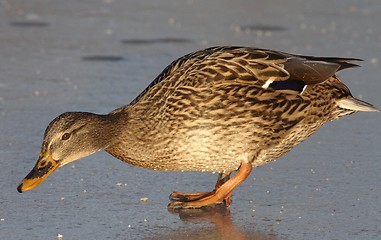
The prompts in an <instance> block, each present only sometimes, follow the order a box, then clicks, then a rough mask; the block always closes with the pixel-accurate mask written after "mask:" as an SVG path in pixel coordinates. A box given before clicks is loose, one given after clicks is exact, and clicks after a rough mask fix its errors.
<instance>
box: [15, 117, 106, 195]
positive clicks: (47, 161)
mask: <svg viewBox="0 0 381 240" xmlns="http://www.w3.org/2000/svg"><path fill="white" fill-rule="evenodd" d="M106 116H107V115H97V114H93V113H84V112H68V113H63V114H61V115H60V116H58V117H57V118H55V119H54V120H53V121H52V122H51V123H50V124H49V125H48V127H47V128H46V130H45V134H44V140H43V143H42V147H41V152H40V156H39V158H38V160H37V163H36V164H35V166H34V168H33V169H32V171H31V172H30V173H29V174H28V175H27V176H26V177H25V178H24V179H23V180H22V181H21V183H20V185H19V186H18V187H17V190H18V191H19V192H20V193H21V192H25V191H28V190H31V189H33V188H35V187H36V186H38V185H39V184H40V183H42V182H43V181H44V180H45V179H46V178H47V177H48V176H49V175H50V174H51V173H52V172H53V171H54V170H56V169H57V168H59V167H61V166H64V165H66V164H68V163H70V162H73V161H76V160H78V159H81V158H83V157H86V156H88V155H90V154H92V153H94V152H96V151H99V150H103V149H105V148H106V147H107V146H109V144H111V143H110V142H109V139H110V138H109V137H108V136H109V134H110V131H109V129H108V125H109V124H108V122H109V121H108V120H107V117H106ZM104 133H107V134H104Z"/></svg>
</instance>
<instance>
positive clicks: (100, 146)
mask: <svg viewBox="0 0 381 240" xmlns="http://www.w3.org/2000/svg"><path fill="white" fill-rule="evenodd" d="M92 118H93V121H91V122H92V126H91V127H90V130H89V134H90V135H91V136H90V138H91V139H92V145H93V146H94V148H95V149H97V150H105V149H107V148H109V147H111V146H113V145H115V144H116V142H117V141H118V137H119V131H118V128H119V127H120V119H121V116H120V114H105V115H101V114H94V115H93V116H92Z"/></svg>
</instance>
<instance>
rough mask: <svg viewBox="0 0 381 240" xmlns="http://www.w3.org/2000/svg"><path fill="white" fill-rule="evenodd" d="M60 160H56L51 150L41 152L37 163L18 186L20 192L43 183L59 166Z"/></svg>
mask: <svg viewBox="0 0 381 240" xmlns="http://www.w3.org/2000/svg"><path fill="white" fill-rule="evenodd" d="M59 165H60V164H59V163H58V161H56V160H54V159H53V158H52V156H51V155H50V152H49V151H47V152H41V153H40V157H39V158H38V160H37V163H36V165H35V166H34V168H33V169H32V171H30V173H29V174H28V175H27V176H26V177H25V178H24V179H23V180H22V181H21V183H20V185H19V186H18V187H17V191H19V192H20V193H22V192H25V191H28V190H31V189H33V188H35V187H37V186H38V185H40V183H42V182H43V181H44V180H45V179H46V178H47V177H48V176H49V175H50V174H51V173H52V172H53V171H54V170H56V169H57V168H58V167H59Z"/></svg>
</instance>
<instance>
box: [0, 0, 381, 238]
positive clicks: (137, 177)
mask: <svg viewBox="0 0 381 240" xmlns="http://www.w3.org/2000/svg"><path fill="white" fill-rule="evenodd" d="M0 4H1V5H0V119H1V120H0V132H1V135H2V137H1V138H0V164H1V168H0V187H1V194H0V203H1V210H0V239H55V238H57V233H59V234H60V235H61V236H65V237H64V239H319V240H320V239H380V238H381V227H380V226H381V225H380V222H381V204H380V201H381V188H380V182H381V174H380V171H381V162H380V159H381V149H380V143H381V137H380V136H381V134H380V132H381V128H380V120H381V116H380V114H377V113H362V114H356V115H352V116H349V117H347V118H345V119H342V120H340V121H336V122H332V123H329V124H327V125H326V126H325V127H323V128H322V129H321V130H320V131H319V132H318V133H317V134H315V135H313V136H312V137H311V138H310V139H309V140H307V141H306V142H305V143H303V144H301V145H300V146H298V147H297V148H296V149H295V150H293V151H292V152H290V153H289V154H288V155H287V156H285V157H283V158H282V159H280V160H279V161H276V162H273V163H271V164H268V165H266V166H263V167H260V168H258V169H254V170H253V172H252V175H251V176H250V177H249V178H248V179H247V180H246V181H245V182H244V184H242V186H240V187H239V188H238V189H237V190H236V191H235V192H234V196H233V203H232V206H231V208H230V212H229V211H228V210H226V209H215V210H207V209H206V210H200V211H190V212H189V211H181V212H174V213H173V212H171V213H169V212H168V211H167V209H166V205H167V203H168V195H169V194H170V193H171V192H172V191H174V190H176V191H187V192H188V191H207V190H211V189H212V187H213V186H214V183H215V181H216V178H217V176H216V175H213V174H209V173H197V172H195V173H189V172H183V173H181V172H178V173H177V172H158V171H150V170H145V169H139V168H136V167H132V166H129V165H127V164H124V163H122V162H120V161H118V160H116V159H113V158H112V157H111V156H109V155H107V154H105V153H97V154H95V155H92V156H90V157H88V158H86V159H83V160H81V161H78V162H76V163H75V167H70V165H69V166H65V167H63V168H61V169H59V170H57V171H56V172H55V173H53V174H52V175H51V176H50V177H49V178H48V179H47V180H46V181H45V182H44V183H43V184H42V185H41V186H39V187H38V188H36V189H34V190H32V191H30V192H27V193H24V194H19V193H17V191H16V187H17V184H18V183H19V181H20V180H21V179H22V178H23V177H24V176H25V175H26V174H27V173H28V172H29V170H30V169H31V168H32V167H33V165H34V163H35V161H36V159H37V156H38V153H39V148H40V144H41V138H42V134H43V131H44V130H45V127H46V125H47V124H48V123H49V122H50V120H52V119H53V118H54V117H56V116H57V115H58V114H60V113H62V112H65V111H92V112H98V113H106V112H109V111H111V110H113V109H114V108H116V107H118V106H122V105H125V104H127V103H128V102H130V101H131V100H132V99H133V98H134V97H135V96H137V95H138V94H139V92H140V91H141V90H142V89H144V88H145V87H146V86H147V85H148V84H149V83H150V82H151V81H152V80H153V79H154V77H156V75H157V74H158V73H159V72H160V71H161V70H162V69H164V67H166V65H167V64H169V63H170V62H171V61H172V60H174V59H176V58H177V57H180V56H182V55H183V54H186V53H188V52H190V51H194V50H198V49H201V48H205V47H207V46H212V45H246V46H256V47H263V48H271V49H278V50H282V51H287V52H294V53H299V54H309V55H323V56H324V55H331V56H342V57H357V58H362V59H364V60H365V61H364V62H362V63H361V65H362V67H361V68H357V69H348V70H345V71H343V72H340V76H341V77H342V78H343V79H344V82H345V83H346V84H347V85H348V86H349V87H350V89H351V90H352V92H353V94H354V96H356V97H357V96H362V97H363V99H364V100H366V101H369V102H371V103H373V104H375V105H376V106H378V107H380V106H381V95H380V94H379V91H380V89H381V81H380V75H381V68H380V61H378V59H379V58H380V54H381V44H380V42H381V24H380V23H381V4H380V2H379V1H378V0H369V1H344V0H334V1H332V0H322V1H313V0H306V1H299V0H290V1H287V4H286V2H285V1H283V0H270V1H247V0H236V1H226V0H222V1H217V0H213V1H208V3H206V2H204V1H196V0H189V1H175V0H157V1H156V0H155V1H149V0H139V1H117V0H104V1H89V0H87V1H75V0H66V1H48V0H29V1H22V0H3V1H1V3H0ZM84 189H85V190H84ZM142 197H144V198H147V199H149V201H146V202H144V201H141V198H142Z"/></svg>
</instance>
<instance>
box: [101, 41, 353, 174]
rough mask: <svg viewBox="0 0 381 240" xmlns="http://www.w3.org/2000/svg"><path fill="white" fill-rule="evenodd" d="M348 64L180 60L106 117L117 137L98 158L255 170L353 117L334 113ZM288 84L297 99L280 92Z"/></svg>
mask: <svg viewBox="0 0 381 240" xmlns="http://www.w3.org/2000/svg"><path fill="white" fill-rule="evenodd" d="M354 60H358V59H350V58H318V57H309V56H299V55H291V54H287V53H282V52H277V51H272V50H265V49H254V48H242V47H214V48H209V49H205V50H202V51H198V52H195V53H191V54H188V55H186V56H184V57H182V58H180V59H178V60H176V61H174V62H173V63H172V64H170V65H169V66H168V67H167V68H166V69H165V70H164V71H163V72H162V73H161V74H160V75H159V76H158V77H157V78H156V79H155V80H154V81H153V82H152V83H151V84H150V85H149V86H148V87H147V89H145V90H144V91H143V92H142V93H141V94H140V95H139V96H138V97H137V98H136V99H135V100H134V101H132V102H131V104H129V105H127V106H125V107H122V108H119V109H116V110H115V111H113V112H112V113H111V114H112V115H115V116H120V117H119V118H118V119H120V120H119V121H120V122H119V124H120V126H122V128H123V131H120V134H119V135H118V141H116V143H115V144H114V145H112V146H110V147H108V148H107V149H106V151H107V152H109V153H110V154H112V155H113V156H115V157H117V158H119V159H121V160H123V161H125V162H127V163H130V164H132V165H135V166H140V167H144V168H150V169H156V170H187V171H192V170H195V171H196V170H197V171H210V172H231V171H234V170H237V168H238V167H239V166H240V164H241V163H243V162H245V163H247V162H252V164H253V166H254V167H256V166H260V165H262V164H265V163H267V162H270V161H273V160H276V159H277V158H279V157H280V156H282V155H283V154H285V153H286V152H288V151H289V150H291V149H292V148H293V147H294V146H295V145H297V144H298V143H300V142H301V141H303V140H304V139H306V138H307V137H308V136H309V135H311V134H312V133H313V132H315V131H316V130H317V129H318V128H319V127H320V126H322V125H323V124H324V123H325V122H327V121H330V120H333V119H336V118H338V117H341V116H344V115H348V114H350V113H353V112H354V111H352V110H345V109H338V108H337V106H336V105H335V100H336V99H339V98H342V97H345V96H348V95H350V92H349V90H348V88H347V87H346V86H345V85H344V84H342V83H341V82H340V80H339V79H338V78H337V77H336V76H335V72H336V71H338V70H341V69H344V68H348V67H353V66H356V65H355V64H353V63H351V61H354ZM280 82H281V83H282V84H278V85H276V84H275V83H280ZM294 83H295V84H302V85H303V91H298V90H295V89H294V88H293V87H290V88H288V87H289V86H291V85H294ZM304 85H305V86H306V88H304Z"/></svg>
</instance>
